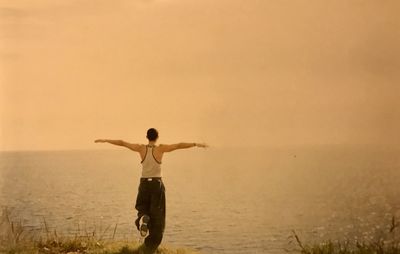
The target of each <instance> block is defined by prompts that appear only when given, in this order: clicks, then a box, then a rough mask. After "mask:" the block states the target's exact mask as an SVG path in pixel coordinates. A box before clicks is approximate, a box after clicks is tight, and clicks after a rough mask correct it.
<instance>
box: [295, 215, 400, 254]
mask: <svg viewBox="0 0 400 254" xmlns="http://www.w3.org/2000/svg"><path fill="white" fill-rule="evenodd" d="M399 226H400V224H399V223H398V222H397V221H396V218H395V217H394V216H393V217H392V220H391V223H390V226H389V227H388V230H387V232H384V234H383V235H379V236H378V235H377V236H375V237H372V238H371V240H369V241H359V240H354V241H350V240H345V241H332V240H328V241H324V242H321V243H317V244H306V243H303V242H302V241H301V240H300V237H299V236H298V235H297V233H296V232H295V231H293V235H292V238H293V239H294V242H295V243H296V244H297V249H296V250H295V251H296V252H300V253H302V254H400V238H399V236H398V234H396V231H397V230H398V227H399Z"/></svg>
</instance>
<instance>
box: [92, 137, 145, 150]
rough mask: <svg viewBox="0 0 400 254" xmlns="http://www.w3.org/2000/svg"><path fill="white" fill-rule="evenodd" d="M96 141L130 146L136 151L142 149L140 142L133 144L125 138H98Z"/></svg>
mask: <svg viewBox="0 0 400 254" xmlns="http://www.w3.org/2000/svg"><path fill="white" fill-rule="evenodd" d="M94 142H95V143H110V144H113V145H116V146H124V147H126V148H129V149H131V150H133V151H135V152H139V151H140V147H141V145H139V144H131V143H128V142H125V141H123V140H112V139H96V140H95V141H94Z"/></svg>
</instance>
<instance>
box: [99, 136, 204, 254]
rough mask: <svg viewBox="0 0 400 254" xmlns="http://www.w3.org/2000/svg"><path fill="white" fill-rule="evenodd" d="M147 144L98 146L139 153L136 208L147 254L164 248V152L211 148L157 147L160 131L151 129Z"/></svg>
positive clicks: (117, 143)
mask: <svg viewBox="0 0 400 254" xmlns="http://www.w3.org/2000/svg"><path fill="white" fill-rule="evenodd" d="M146 137H147V139H148V140H149V143H148V144H147V145H142V144H132V143H128V142H125V141H123V140H110V139H97V140H96V141H95V142H96V143H104V142H107V143H110V144H113V145H118V146H124V147H126V148H129V149H131V150H132V151H135V152H138V153H139V154H140V157H141V159H142V162H141V164H142V177H141V179H140V185H139V191H138V195H137V198H136V205H135V208H136V210H138V218H137V219H136V221H135V224H136V227H137V228H138V230H139V231H140V234H141V235H142V236H143V237H145V236H146V235H147V233H149V234H148V236H147V237H146V239H145V241H144V244H143V245H142V246H141V247H140V250H141V251H142V252H143V253H146V254H147V253H149V254H150V253H154V252H155V251H156V250H157V247H158V246H159V245H160V243H161V240H162V237H163V233H164V229H165V187H164V184H163V182H162V174H161V161H162V158H163V155H164V153H168V152H172V151H175V150H177V149H185V148H191V147H202V148H206V147H208V146H207V145H206V144H204V143H178V144H172V145H162V144H160V145H159V146H157V145H156V142H157V139H158V131H157V130H156V129H154V128H150V129H149V130H147V136H146Z"/></svg>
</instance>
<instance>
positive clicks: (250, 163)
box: [0, 145, 400, 254]
mask: <svg viewBox="0 0 400 254" xmlns="http://www.w3.org/2000/svg"><path fill="white" fill-rule="evenodd" d="M162 170H163V181H164V184H165V186H166V200H167V218H166V221H167V222H166V229H165V234H164V239H163V245H166V246H173V247H177V248H180V247H185V248H189V249H193V250H197V251H199V252H200V253H204V254H206V253H210V254H212V253H286V252H288V251H289V252H291V251H295V250H296V248H298V245H297V243H296V241H295V239H294V237H293V236H294V233H296V234H297V235H298V237H299V238H300V239H301V241H304V242H307V243H314V242H321V241H325V240H328V239H331V240H349V241H355V240H365V241H372V240H373V239H374V238H377V237H378V238H379V237H382V236H384V235H385V234H386V233H387V232H388V229H389V227H390V223H391V221H392V220H393V218H395V219H397V220H400V149H399V148H396V147H393V146H391V147H385V146H379V147H376V146H372V145H314V146H312V145H307V146H291V147H283V146H281V147H258V146H254V147H214V148H213V147H211V148H208V149H199V148H192V149H185V150H177V151H174V152H171V153H167V154H165V155H164V158H163V162H162ZM140 174H141V165H140V158H139V154H137V153H135V152H132V151H130V150H128V149H124V148H119V147H116V148H115V149H110V150H69V151H7V152H1V153H0V207H1V209H2V213H3V215H4V214H5V213H7V214H9V216H10V217H11V220H14V221H19V222H20V223H21V224H22V225H23V226H24V227H25V228H26V230H31V231H35V230H36V231H41V232H43V228H46V231H50V232H54V231H56V232H57V234H59V235H71V236H73V235H77V234H85V233H86V234H87V233H92V232H95V233H96V234H97V236H98V237H101V238H102V239H111V238H112V239H120V240H128V241H139V240H140V236H139V234H138V232H137V230H136V229H135V226H134V220H135V218H136V210H135V207H134V206H135V200H136V195H137V190H138V184H139V178H140Z"/></svg>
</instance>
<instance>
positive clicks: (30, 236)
mask: <svg viewBox="0 0 400 254" xmlns="http://www.w3.org/2000/svg"><path fill="white" fill-rule="evenodd" d="M116 230H117V225H115V226H114V227H113V228H111V227H108V228H106V229H105V230H104V231H101V232H100V230H98V231H96V230H93V231H90V232H88V231H87V230H78V233H76V235H75V236H72V237H71V236H68V237H67V236H62V235H59V234H58V233H57V231H56V230H53V231H51V230H50V229H49V227H48V225H47V223H46V221H45V219H43V226H42V228H41V229H39V230H35V231H32V230H31V231H29V230H28V228H27V227H25V226H24V225H23V224H22V222H21V221H13V220H11V219H10V214H9V211H8V210H7V209H4V210H3V213H2V215H1V218H0V253H9V254H14V253H15V254H16V253H21V254H28V253H29V254H31V253H38V254H39V253H40V254H42V253H43V254H45V253H48V254H61V253H69V254H78V253H87V254H139V252H138V250H137V249H138V247H139V246H140V243H139V242H133V241H121V240H115V238H114V237H115V232H116ZM81 231H82V232H81ZM107 234H108V235H107ZM106 236H107V237H106ZM157 253H159V254H196V252H194V251H192V250H188V249H183V248H180V249H175V248H171V247H168V248H167V247H163V246H161V247H160V248H159V249H158V252H157Z"/></svg>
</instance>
